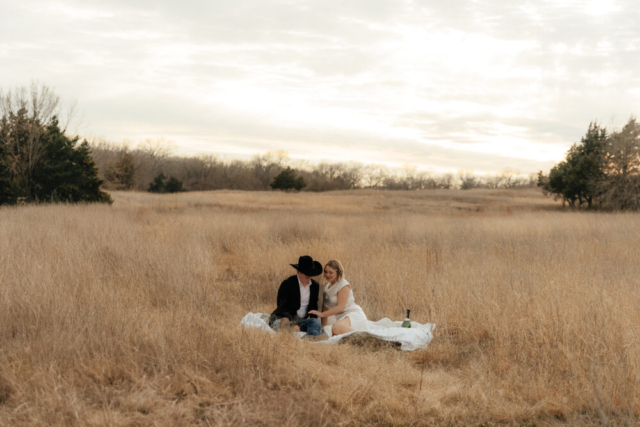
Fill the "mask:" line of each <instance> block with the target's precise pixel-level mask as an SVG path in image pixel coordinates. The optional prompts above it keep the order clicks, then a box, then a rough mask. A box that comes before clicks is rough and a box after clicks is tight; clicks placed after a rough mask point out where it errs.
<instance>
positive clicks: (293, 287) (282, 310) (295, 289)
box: [269, 274, 320, 325]
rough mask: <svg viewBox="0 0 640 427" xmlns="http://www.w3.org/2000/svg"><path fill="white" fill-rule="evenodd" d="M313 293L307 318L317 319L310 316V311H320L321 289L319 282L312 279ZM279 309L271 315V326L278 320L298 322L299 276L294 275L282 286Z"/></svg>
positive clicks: (278, 302) (279, 292) (279, 294)
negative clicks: (319, 297)
mask: <svg viewBox="0 0 640 427" xmlns="http://www.w3.org/2000/svg"><path fill="white" fill-rule="evenodd" d="M309 286H311V292H310V295H309V307H307V316H306V317H305V319H308V318H310V317H317V316H316V315H309V314H308V313H309V311H311V310H317V309H318V290H319V289H320V287H319V285H318V282H316V281H315V280H313V279H311V284H310V285H309ZM277 304H278V307H277V308H276V309H275V310H274V311H273V313H271V317H270V318H269V324H270V325H271V324H273V322H275V321H276V320H278V319H280V318H282V317H286V318H288V319H289V320H296V319H297V318H298V315H297V313H296V312H297V311H298V309H299V308H300V285H299V284H298V275H297V274H296V275H293V276H291V277H289V278H288V279H287V280H285V281H284V282H282V283H281V284H280V288H279V289H278V299H277Z"/></svg>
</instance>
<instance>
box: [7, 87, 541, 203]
mask: <svg viewBox="0 0 640 427" xmlns="http://www.w3.org/2000/svg"><path fill="white" fill-rule="evenodd" d="M73 113H74V109H73V108H68V109H66V110H65V109H64V108H63V106H62V103H61V100H60V98H59V97H58V96H57V95H56V94H55V93H54V92H53V90H51V88H49V87H47V86H46V85H42V84H37V83H32V84H31V86H30V87H28V88H25V87H22V88H17V89H14V90H10V91H8V92H3V91H0V205H3V204H16V203H21V202H25V203H30V202H73V203H75V202H107V203H110V202H111V197H110V196H109V194H108V193H107V192H105V191H103V190H107V191H108V190H139V191H150V192H156V193H167V192H181V191H204V190H219V189H232V190H253V191H260V190H271V189H288V188H291V189H295V190H302V191H314V192H320V191H335V190H350V189H360V188H371V189H386V190H426V189H453V188H460V189H463V190H466V189H472V188H491V189H495V188H522V187H535V185H536V179H535V177H534V176H523V175H521V174H519V173H518V172H517V171H513V170H508V169H507V170H504V171H502V172H500V173H497V174H495V175H485V176H477V175H475V174H473V173H472V172H471V171H469V170H460V171H459V172H458V174H452V173H447V174H435V173H434V172H431V171H424V170H419V169H417V168H416V167H412V166H405V167H403V168H399V169H394V168H388V167H386V166H384V165H364V164H361V163H357V162H345V163H327V162H322V163H319V164H311V163H309V162H307V161H300V160H293V159H291V158H290V157H289V156H288V155H287V153H286V152H283V151H275V152H268V153H263V154H257V155H255V156H253V158H251V159H250V160H226V159H222V158H220V157H217V156H215V155H198V156H193V157H184V156H178V155H174V154H173V148H174V147H173V145H172V143H171V142H168V141H166V140H164V139H157V140H145V141H143V142H142V143H139V144H137V145H135V146H132V145H130V144H114V143H105V142H96V141H92V142H88V141H86V140H81V139H80V137H78V136H70V135H69V133H70V132H68V130H67V126H68V124H69V123H70V122H71V120H72V118H73V116H74V114H73Z"/></svg>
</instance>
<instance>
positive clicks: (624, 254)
mask: <svg viewBox="0 0 640 427" xmlns="http://www.w3.org/2000/svg"><path fill="white" fill-rule="evenodd" d="M113 198H114V200H115V202H114V204H113V205H112V206H105V205H85V206H83V205H80V206H73V205H49V206H21V207H13V208H1V209H0V425H166V426H174V425H212V426H218V425H220V426H222V425H243V424H244V425H286V426H302V425H314V426H325V425H326V426H335V425H364V424H370V425H447V424H452V425H480V424H483V425H496V424H506V425H527V426H532V425H537V426H545V425H560V424H590V425H593V424H609V425H612V424H613V425H618V424H619V425H635V424H636V422H637V420H638V418H639V416H640V386H639V383H640V347H639V346H640V329H639V325H640V286H638V285H639V284H640V283H639V282H640V262H639V254H640V216H639V215H634V214H607V213H584V212H571V211H561V210H560V209H559V203H557V202H553V201H551V200H549V199H545V198H543V197H542V196H541V195H540V194H539V192H538V191H537V190H522V191H488V190H478V191H466V192H463V191H455V190H451V191H444V190H443V191H424V192H381V191H380V192H376V191H350V192H339V193H322V194H310V193H300V194H283V193H274V192H263V193H248V192H227V191H222V192H210V193H185V194H180V195H164V196H158V195H149V194H143V193H114V194H113ZM304 254H309V255H312V256H313V257H314V258H315V259H318V260H319V261H320V262H323V263H324V262H326V261H327V260H329V259H331V258H337V259H340V260H341V261H342V262H343V264H344V266H345V268H346V276H347V279H348V280H349V281H350V282H351V283H352V285H353V291H354V294H355V298H356V302H357V303H358V304H360V305H361V306H362V307H363V309H364V311H365V313H367V316H368V317H369V318H370V319H373V320H377V319H380V318H382V317H390V318H392V319H394V320H401V319H403V318H404V313H405V309H407V308H410V309H411V314H412V319H413V320H416V321H418V322H421V323H424V322H431V323H435V324H437V327H436V330H435V332H434V340H433V341H432V343H431V344H430V346H429V347H428V349H426V350H424V351H416V352H401V351H398V350H396V349H394V348H391V347H375V346H373V345H369V344H365V345H337V346H329V345H322V344H310V343H305V342H301V341H298V340H296V339H294V338H292V337H291V336H287V335H277V336H270V335H268V334H266V333H263V332H260V331H254V330H249V329H244V328H242V327H240V326H239V325H238V322H239V321H240V319H241V318H242V316H243V315H244V314H246V313H247V312H249V311H253V312H271V311H272V310H273V308H274V307H275V298H276V291H277V289H278V286H279V284H280V282H281V281H282V280H283V279H285V278H287V277H288V276H290V275H292V274H294V270H293V269H292V268H291V267H290V266H289V264H290V263H295V262H297V260H298V257H299V256H300V255H304Z"/></svg>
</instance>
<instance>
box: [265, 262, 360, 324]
mask: <svg viewBox="0 0 640 427" xmlns="http://www.w3.org/2000/svg"><path fill="white" fill-rule="evenodd" d="M291 266H292V267H293V268H295V269H296V270H298V273H297V274H296V275H294V276H291V277H289V278H288V279H286V280H285V281H284V282H282V284H281V285H280V288H279V289H278V298H277V304H278V307H277V308H276V309H275V310H274V312H273V313H271V317H270V318H269V325H270V326H271V327H272V328H273V329H274V330H275V331H279V330H291V331H295V332H297V331H302V332H306V333H307V335H308V336H318V335H320V334H321V333H322V331H323V328H324V331H325V333H326V334H327V335H329V336H332V335H340V334H345V333H347V332H351V331H354V330H358V331H363V330H367V316H365V314H364V311H362V308H360V306H359V305H357V304H356V303H355V300H354V299H353V290H351V285H350V284H349V282H347V280H346V279H345V278H344V267H342V264H341V263H340V261H338V260H335V259H334V260H331V261H329V262H328V263H327V265H325V267H324V278H325V280H326V285H325V286H324V291H323V292H322V294H321V293H320V285H319V284H318V282H316V281H315V280H313V279H312V277H315V276H318V275H320V274H321V273H322V272H323V268H322V265H321V264H320V263H319V262H318V261H314V260H313V258H311V257H310V256H307V255H305V256H301V257H300V259H299V260H298V264H291ZM319 297H321V298H319ZM319 306H322V311H318V308H319ZM329 316H335V317H336V322H335V323H334V324H333V325H332V326H331V327H330V328H329V327H325V326H327V322H328V317H329Z"/></svg>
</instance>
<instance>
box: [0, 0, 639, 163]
mask: <svg viewBox="0 0 640 427" xmlns="http://www.w3.org/2000/svg"><path fill="white" fill-rule="evenodd" d="M639 11H640V8H639V7H638V6H637V4H635V3H634V2H632V1H631V0H582V1H574V0H554V1H546V0H536V1H517V0H487V1H485V0H447V1H431V0H430V1H410V0H357V1H349V0H340V1H337V0H314V1H311V0H308V1H307V0H285V1H279V0H233V1H229V0H226V1H220V0H206V1H204V0H203V1H191V0H186V1H183V2H176V1H174V0H172V1H168V0H153V1H151V0H127V1H124V0H112V1H109V2H105V1H94V0H82V1H79V0H77V1H74V0H60V1H55V0H53V1H52V0H47V1H40V0H23V1H20V2H18V1H15V0H0V87H2V88H3V89H5V90H6V89H10V88H13V87H17V86H25V85H28V84H29V83H30V82H31V80H37V81H39V82H42V83H45V84H47V85H49V86H51V87H53V88H54V89H55V90H56V92H57V93H58V94H59V95H60V96H61V97H62V98H64V99H67V100H77V102H78V109H79V111H80V112H81V115H82V117H83V121H82V125H81V127H80V128H79V132H80V133H81V134H82V135H85V136H90V137H97V138H102V139H106V140H109V141H115V142H120V141H123V140H129V141H133V142H137V141H141V140H143V139H145V138H160V137H163V138H167V139H170V140H173V141H175V143H176V146H177V149H176V151H177V152H179V153H182V154H196V153H218V154H222V155H225V156H227V157H245V158H247V157H249V156H251V155H252V154H255V153H261V152H265V151H269V150H286V151H288V152H289V153H290V155H291V156H292V157H294V158H304V159H309V160H312V161H319V160H329V161H348V160H357V161H361V162H366V163H386V164H388V165H391V166H401V165H405V164H411V165H416V166H418V167H420V168H430V169H433V170H435V171H437V172H444V171H456V170H458V169H460V168H468V169H473V170H475V171H476V172H478V173H484V172H496V171H499V170H502V169H504V168H507V167H508V168H512V169H517V170H520V171H521V172H523V173H529V172H533V171H536V170H538V169H548V168H549V167H550V166H551V165H553V163H555V162H557V161H558V160H559V159H561V158H562V157H563V154H564V153H565V152H566V150H567V149H568V148H569V146H570V145H571V144H572V143H574V142H576V141H578V140H579V139H580V137H581V136H582V135H583V134H584V133H585V131H586V129H587V127H588V125H589V122H590V121H592V120H598V121H599V122H600V123H602V124H604V125H605V126H607V127H608V128H614V127H616V126H621V125H622V124H623V123H624V122H626V121H627V119H628V118H629V117H630V115H632V114H640V30H639V29H638V28H639V25H638V22H640V12H639Z"/></svg>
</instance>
